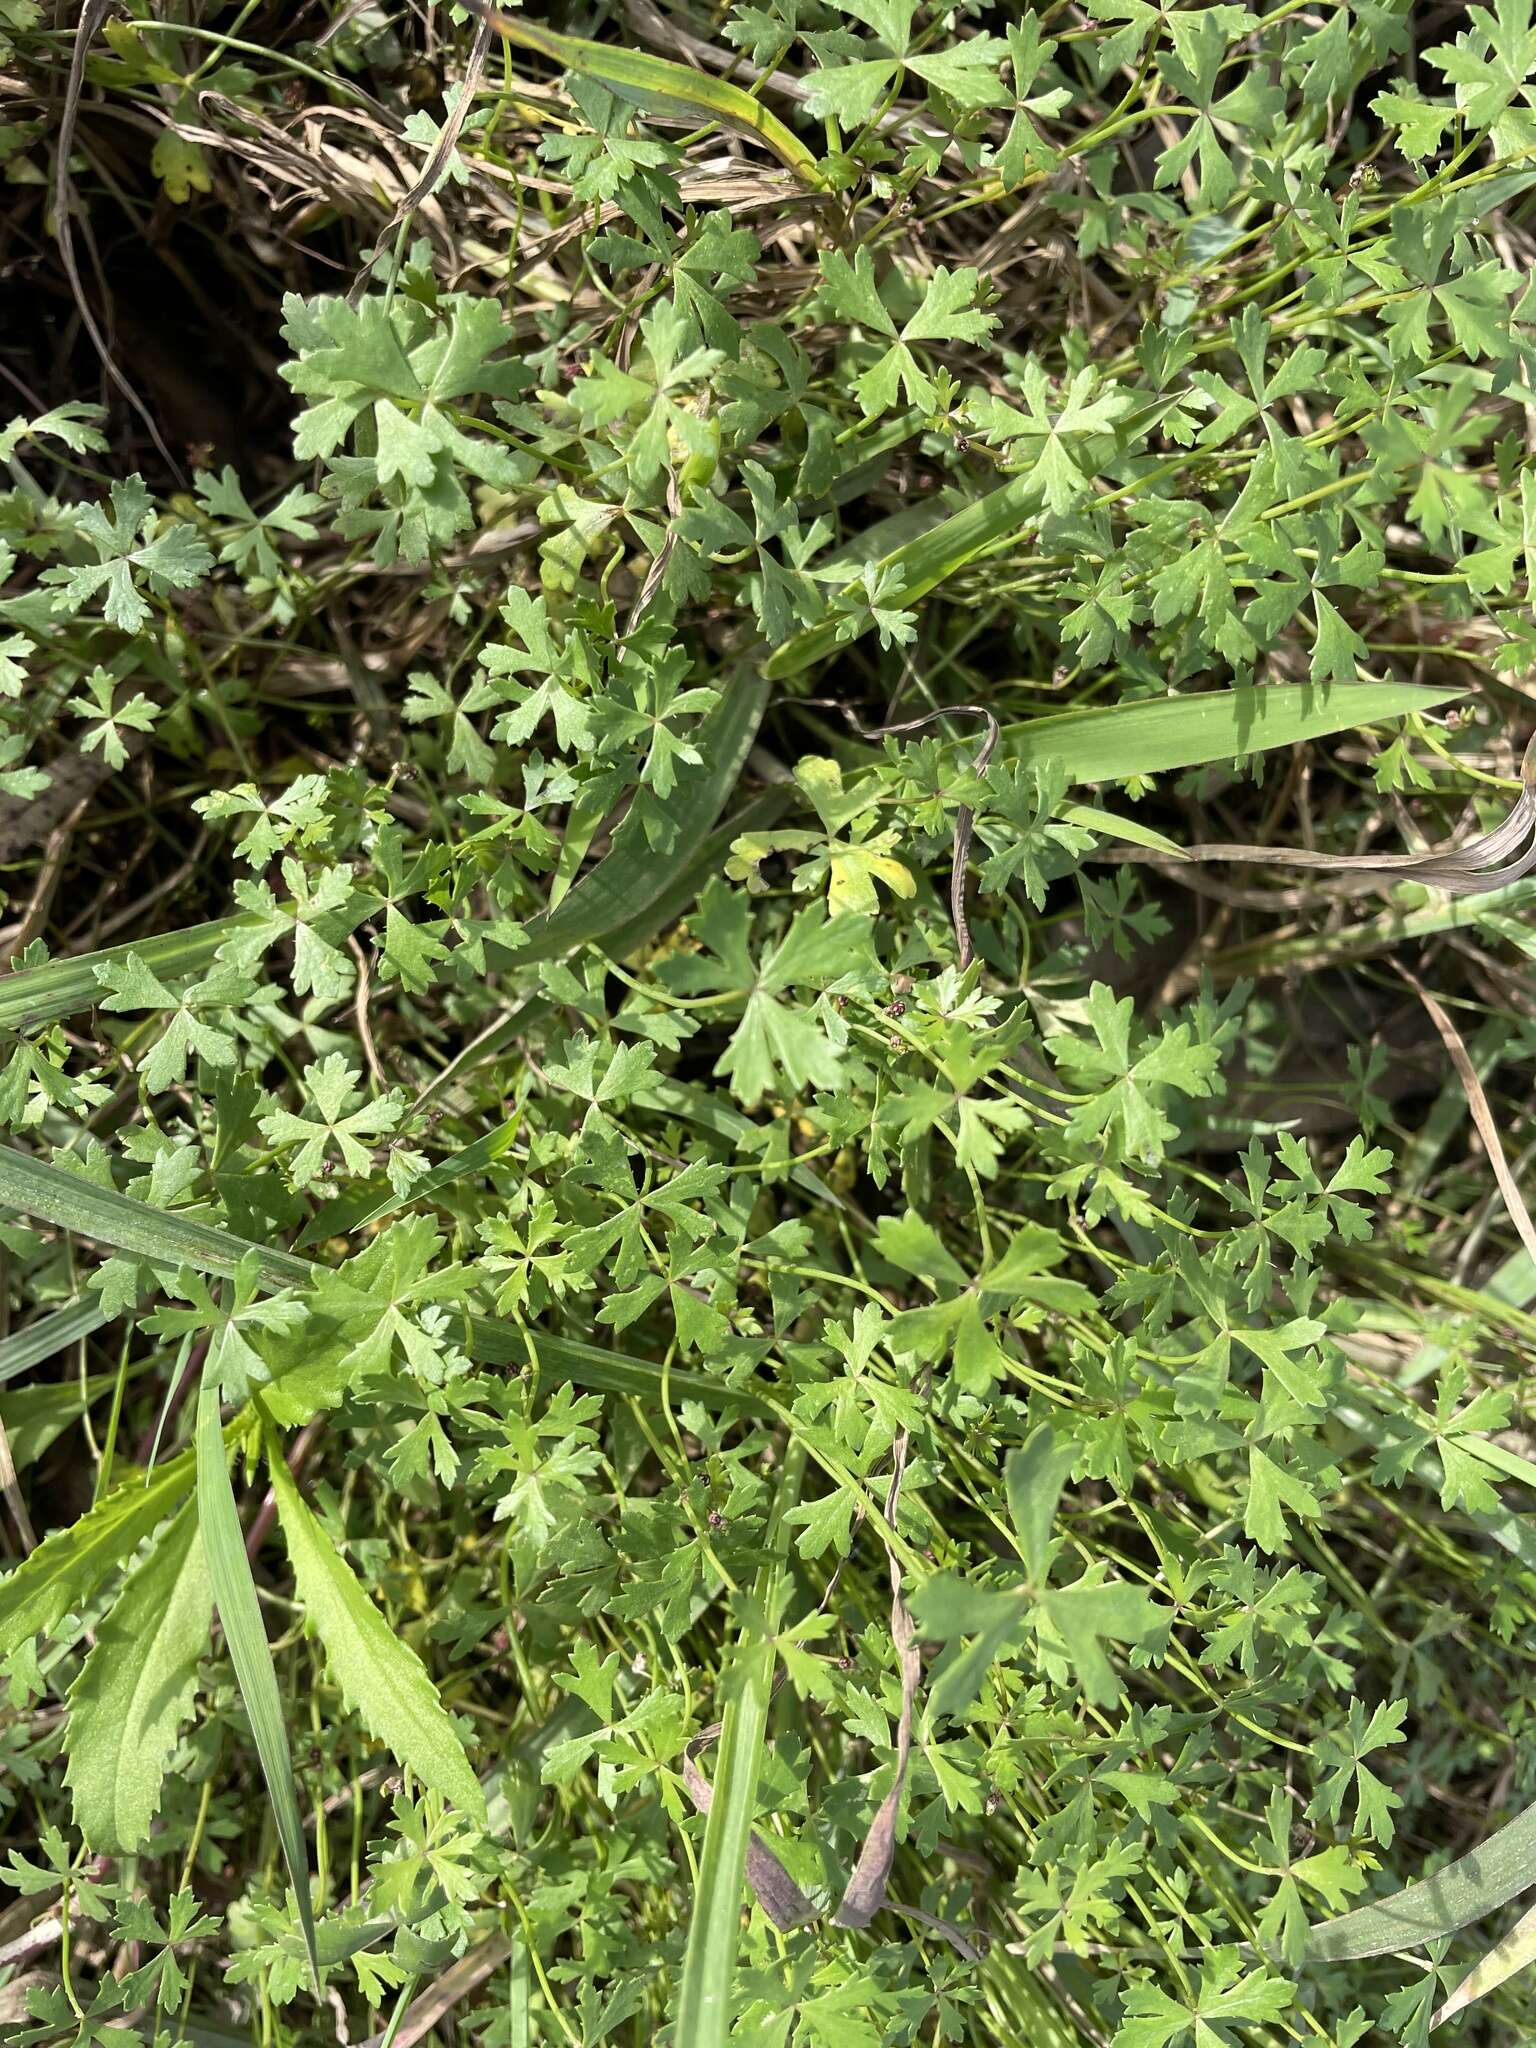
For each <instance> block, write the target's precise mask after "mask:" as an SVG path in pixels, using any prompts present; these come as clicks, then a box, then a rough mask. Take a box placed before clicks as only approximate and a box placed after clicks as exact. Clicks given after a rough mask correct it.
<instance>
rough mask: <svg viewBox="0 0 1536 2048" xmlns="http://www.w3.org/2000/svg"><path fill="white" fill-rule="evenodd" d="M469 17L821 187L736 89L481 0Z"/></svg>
mask: <svg viewBox="0 0 1536 2048" xmlns="http://www.w3.org/2000/svg"><path fill="white" fill-rule="evenodd" d="M469 6H470V12H471V13H472V14H477V15H478V16H479V17H480V19H481V20H482V21H488V22H489V23H490V25H491V27H492V28H493V29H495V30H496V32H497V34H498V35H500V36H503V37H505V39H506V40H507V41H508V42H509V43H515V44H516V45H517V46H518V47H519V48H520V49H524V50H535V51H537V52H538V54H539V55H540V56H541V57H547V58H548V59H549V60H550V62H551V63H553V64H560V65H563V66H564V68H565V69H566V70H567V71H574V72H575V73H576V75H577V76H578V77H579V78H591V79H595V80H596V81H597V83H598V84H599V85H603V86H606V87H607V89H608V90H609V92H611V93H613V94H615V95H616V96H617V97H618V98H619V99H623V100H629V101H630V102H632V103H633V104H634V105H635V106H638V107H639V108H640V109H641V110H642V111H643V112H646V113H652V114H660V115H663V116H666V115H672V116H674V117H680V118H683V119H686V120H688V121H692V122H696V123H697V122H701V121H705V122H708V121H714V122H718V123H719V124H720V125H721V126H722V127H725V128H732V129H735V130H736V131H737V132H738V133H739V134H743V135H751V136H755V137H756V138H757V139H758V140H759V141H760V142H762V143H764V144H765V145H766V146H767V147H768V148H769V149H771V150H772V151H773V153H774V155H775V156H776V157H778V159H779V160H780V162H781V163H783V164H786V165H787V166H788V167H789V169H790V170H792V171H793V172H794V173H795V175H796V176H797V177H798V178H800V179H801V181H802V182H803V183H805V184H807V185H810V186H813V187H819V186H820V185H821V183H822V176H821V170H820V167H819V165H818V164H817V161H816V158H815V157H814V156H813V155H812V154H811V152H810V151H809V150H808V149H807V148H806V146H805V144H804V143H803V142H802V141H801V140H800V138H799V136H797V135H796V134H795V133H794V132H793V131H792V130H791V129H789V128H786V127H785V125H784V123H783V122H782V121H781V120H779V118H778V116H777V115H775V114H772V113H770V112H769V111H768V109H767V108H766V107H764V106H762V105H760V104H759V102H758V101H757V100H755V99H752V98H751V97H750V96H749V95H748V94H747V93H744V92H743V91H742V90H741V88H740V87H739V86H735V85H727V84H726V82H725V81H724V80H723V79H719V78H711V77H710V76H709V74H708V73H707V72H704V71H693V70H690V69H689V68H688V66H687V65H684V64H673V63H669V62H668V60H667V59H666V58H665V57H651V56H647V55H646V54H645V52H643V51H641V50H634V49H630V48H627V47H626V46H625V45H623V44H617V43H589V42H587V41H585V40H584V39H583V38H582V37H580V36H566V35H560V34H559V33H557V31H556V30H554V29H551V28H546V27H545V26H544V25H543V23H542V22H539V21H535V20H534V19H532V18H531V17H530V16H528V15H523V14H502V13H500V12H499V11H498V10H497V9H496V8H494V7H490V6H487V5H486V4H485V0H469Z"/></svg>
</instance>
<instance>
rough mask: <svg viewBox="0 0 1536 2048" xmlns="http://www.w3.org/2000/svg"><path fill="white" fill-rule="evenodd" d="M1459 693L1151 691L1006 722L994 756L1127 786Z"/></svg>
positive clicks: (1413, 689)
mask: <svg viewBox="0 0 1536 2048" xmlns="http://www.w3.org/2000/svg"><path fill="white" fill-rule="evenodd" d="M1463 695H1465V692H1464V691H1462V690H1460V689H1457V688H1454V687H1444V688H1434V689H1432V688H1428V687H1426V686H1425V685H1423V684H1420V683H1347V684H1346V683H1340V684H1335V685H1334V686H1333V687H1332V688H1328V689H1325V688H1323V687H1322V686H1321V685H1320V684H1317V683H1271V684H1269V685H1268V686H1267V687H1266V688H1264V689H1257V690H1255V689H1247V690H1212V691H1206V692H1202V693H1201V694H1200V695H1198V696H1194V697H1155V698H1153V699H1152V700H1151V701H1150V702H1148V703H1144V704H1109V705H1105V706H1104V707H1103V708H1102V709H1101V710H1097V711H1066V712H1060V713H1056V714H1053V715H1052V716H1050V717H1047V718H1032V719H1030V720H1029V721H1028V723H1027V724H1023V725H1005V726H1004V727H1003V731H1002V738H1001V740H1000V741H999V743H998V749H997V758H998V759H999V760H1000V761H1008V762H1018V763H1022V764H1023V765H1025V766H1026V767H1027V766H1029V765H1031V764H1033V763H1037V762H1038V763H1039V764H1040V765H1041V766H1049V767H1051V768H1054V769H1056V770H1057V771H1058V773H1065V775H1066V777H1067V780H1068V781H1069V782H1088V783H1092V782H1128V781H1130V780H1131V779H1132V778H1133V777H1135V776H1140V775H1166V774H1171V773H1172V772H1173V771H1174V770H1175V769H1178V768H1203V767H1205V766H1207V765H1208V764H1209V763H1211V762H1213V761H1233V760H1236V759H1237V758H1238V757H1239V756H1241V755H1244V754H1260V753H1263V752H1265V751H1266V750H1267V749H1268V748H1271V747H1290V746H1295V745H1296V744H1297V743H1298V742H1299V741H1301V740H1320V739H1327V738H1328V737H1329V735H1330V734H1332V733H1336V732H1352V731H1353V730H1354V729H1355V727H1356V726H1361V725H1375V724H1377V723H1379V722H1380V721H1381V720H1382V719H1385V718H1401V717H1403V716H1405V715H1406V714H1407V713H1408V712H1411V711H1432V710H1434V708H1435V706H1436V705H1438V704H1446V703H1449V702H1450V700H1451V699H1452V698H1453V697H1460V696H1463Z"/></svg>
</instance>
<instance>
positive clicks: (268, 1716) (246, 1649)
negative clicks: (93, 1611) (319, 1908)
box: [195, 1372, 320, 1997]
mask: <svg viewBox="0 0 1536 2048" xmlns="http://www.w3.org/2000/svg"><path fill="white" fill-rule="evenodd" d="M195 1451H196V1458H197V1521H198V1527H199V1529H200V1530H201V1531H202V1541H203V1554H204V1556H205V1557H206V1559H207V1562H208V1577H209V1580H210V1583H211V1585H212V1588H213V1599H214V1604H215V1606H216V1607H217V1608H218V1611H219V1620H220V1622H221V1623H222V1624H223V1628H224V1641H225V1643H226V1645H227V1646H228V1649H229V1661H230V1663H231V1664H233V1666H234V1667H235V1678H236V1681H237V1682H238V1684H239V1687H240V1697H241V1699H242V1700H243V1701H244V1702H245V1711H246V1714H247V1716H248V1718H249V1720H250V1724H251V1734H252V1736H253V1738H254V1739H255V1743H256V1754H257V1756H258V1757H259V1758H260V1761H261V1771H262V1776H263V1777H264V1778H265V1779H266V1783H267V1797H268V1798H269V1799H270V1800H271V1802H272V1818H273V1821H274V1823H275V1824H276V1827H277V1838H278V1841H279V1842H280V1843H281V1845H282V1851H283V1860H284V1862H285V1863H286V1864H287V1866H288V1876H289V1880H290V1882H291V1883H292V1885H293V1894H294V1902H295V1904H296V1905H297V1907H298V1913H299V1926H300V1928H301V1930H302V1932H303V1936H304V1948H305V1952H306V1953H307V1955H308V1957H309V1967H310V1974H311V1976H312V1978H313V1980H314V1986H315V1993H316V1996H317V1997H318V1996H319V1991H320V1960H319V1955H318V1953H317V1951H316V1948H315V1914H314V1906H313V1904H312V1902H311V1900H310V1895H309V1857H308V1854H307V1852H306V1850H305V1847H304V1824H303V1821H302V1820H301V1819H300V1817H299V1796H298V1788H297V1786H296V1785H295V1783H294V1777H293V1759H292V1757H291V1756H290V1754H289V1751H288V1734H287V1728H286V1724H285V1720H284V1715H283V1702H282V1697H281V1695H280V1694H279V1692H278V1689H277V1674H276V1672H275V1671H274V1670H273V1668H272V1652H271V1649H270V1647H269V1646H268V1643H267V1631H266V1627H265V1624H264V1623H263V1621H262V1618H261V1607H260V1604H259V1602H258V1601H257V1598H256V1585H255V1581H254V1580H253V1579H252V1577H251V1563H250V1559H249V1558H248V1557H247V1556H246V1554H245V1531H244V1530H243V1529H242V1528H241V1526H240V1516H239V1513H238V1511H237V1510H236V1507H235V1495H234V1489H233V1488H232V1487H231V1485H230V1483H229V1456H228V1452H227V1450H226V1448H225V1442H224V1432H223V1430H222V1429H221V1428H220V1426H219V1390H218V1386H217V1383H216V1382H215V1380H214V1378H213V1376H212V1374H211V1373H206V1372H205V1373H204V1374H203V1376H202V1379H201V1381H200V1382H199V1385H198V1393H197V1432H196V1444H195Z"/></svg>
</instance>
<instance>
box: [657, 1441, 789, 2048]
mask: <svg viewBox="0 0 1536 2048" xmlns="http://www.w3.org/2000/svg"><path fill="white" fill-rule="evenodd" d="M804 1467H805V1452H804V1449H803V1447H802V1446H801V1445H800V1444H798V1443H792V1444H791V1445H790V1448H789V1451H788V1453H787V1454H786V1456H785V1460H784V1466H783V1470H782V1471H781V1472H780V1474H779V1480H778V1485H777V1487H776V1488H775V1490H774V1506H773V1513H772V1516H771V1518H770V1521H769V1526H768V1534H767V1547H768V1552H769V1558H768V1562H767V1563H765V1564H764V1565H763V1567H762V1569H761V1570H760V1571H759V1573H758V1575H757V1579H756V1582H755V1584H754V1586H753V1591H752V1610H753V1614H754V1616H755V1617H761V1616H767V1615H773V1614H776V1613H777V1610H778V1594H779V1588H780V1585H781V1583H782V1581H783V1577H784V1560H783V1558H782V1556H781V1555H780V1545H781V1543H782V1541H783V1525H784V1518H785V1516H786V1515H787V1514H788V1513H789V1511H790V1509H791V1508H793V1507H794V1506H795V1503H796V1500H797V1499H798V1497H799V1492H800V1479H801V1474H802V1472H803V1471H804ZM775 1662H776V1657H775V1652H774V1646H773V1640H772V1638H771V1636H768V1635H767V1634H766V1633H765V1632H764V1629H763V1626H762V1623H761V1621H760V1620H758V1619H753V1620H749V1621H748V1622H747V1624H746V1625H745V1626H744V1627H743V1629H742V1632H741V1636H740V1638H739V1639H738V1641H737V1643H736V1646H735V1649H734V1651H733V1652H732V1653H731V1656H730V1662H729V1667H728V1669H727V1670H726V1672H725V1673H724V1674H723V1677H722V1686H723V1689H724V1691H725V1710H724V1713H723V1714H722V1716H721V1729H720V1742H719V1745H718V1747H717V1749H716V1751H715V1756H716V1759H717V1761H716V1765H715V1782H714V1796H713V1798H712V1800H711V1802H710V1808H709V1818H708V1820H707V1822H706V1823H705V1828H704V1854H703V1857H702V1859H701V1862H700V1866H699V1881H698V1887H697V1889H696V1891H695V1893H694V1899H693V1912H692V1915H691V1917H690V1919H689V1923H688V1941H687V1946H686V1947H685V1949H684V1951H683V1968H682V1976H681V1978H680V1980H679V1984H678V1992H677V2008H676V2011H677V2019H676V2026H675V2029H674V2035H673V2038H674V2040H675V2042H676V2048H726V2043H727V2041H728V2040H729V2038H730V2032H731V2004H732V1993H733V1991H734V1988H735V1981H736V1950H737V1946H738V1943H739V1940H740V1936H741V1893H742V1885H743V1883H744V1881H745V1875H746V1867H747V1844H748V1841H749V1840H750V1838H751V1834H752V1816H753V1810H754V1807H755V1805H756V1801H757V1782H758V1777H759V1774H760V1772H761V1769H762V1760H763V1745H764V1742H765V1740H766V1736H767V1730H768V1708H769V1705H770V1703H771V1701H772V1698H773V1669H774V1664H775Z"/></svg>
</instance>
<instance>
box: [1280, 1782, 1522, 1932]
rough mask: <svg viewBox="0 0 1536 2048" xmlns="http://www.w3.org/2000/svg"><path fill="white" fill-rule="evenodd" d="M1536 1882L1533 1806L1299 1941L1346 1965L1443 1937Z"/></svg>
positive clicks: (1502, 1903) (1479, 1918) (1327, 1921)
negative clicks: (1437, 1866) (1426, 1872)
mask: <svg viewBox="0 0 1536 2048" xmlns="http://www.w3.org/2000/svg"><path fill="white" fill-rule="evenodd" d="M1533 1884H1536V1805H1533V1806H1528V1807H1527V1808H1526V1809H1525V1811H1524V1813H1522V1814H1520V1815H1519V1817H1518V1818H1517V1819H1515V1820H1512V1821H1510V1822H1509V1824H1508V1826H1507V1827H1502V1828H1500V1829H1498V1830H1497V1832H1496V1833H1494V1834H1491V1835H1489V1837H1488V1838H1487V1840H1486V1841H1484V1842H1482V1843H1480V1844H1479V1845H1478V1847H1477V1848H1475V1849H1472V1850H1469V1851H1468V1853H1467V1854H1466V1855H1465V1856H1459V1857H1458V1858H1457V1859H1456V1861H1455V1862H1454V1863H1448V1864H1447V1865H1446V1866H1445V1868H1444V1869H1443V1870H1439V1871H1436V1873H1435V1875H1434V1876H1433V1877H1426V1878H1424V1879H1423V1880H1422V1881H1421V1882H1420V1883H1418V1884H1411V1885H1409V1886H1408V1887H1407V1888H1406V1889H1405V1890H1403V1891H1400V1892H1394V1893H1393V1895H1392V1896H1391V1897H1390V1898H1386V1899H1377V1900H1375V1901H1374V1902H1373V1903H1372V1904H1370V1905H1368V1906H1357V1907H1356V1908H1355V1910H1354V1912H1352V1913H1346V1914H1345V1915H1344V1916H1343V1918H1342V1919H1339V1920H1325V1921H1324V1922H1323V1924H1322V1925H1321V1926H1320V1927H1314V1928H1313V1929H1312V1932H1311V1934H1310V1935H1309V1937H1308V1939H1307V1955H1308V1958H1309V1960H1313V1961H1316V1962H1319V1963H1352V1962H1358V1961H1359V1960H1360V1959H1361V1958H1362V1957H1364V1956H1384V1955H1390V1954H1392V1953H1393V1952H1394V1951H1396V1950H1399V1949H1402V1950H1407V1949H1416V1948H1423V1947H1424V1946H1425V1945H1426V1944H1427V1943H1429V1942H1432V1941H1443V1940H1444V1939H1445V1937H1446V1936H1447V1935H1449V1934H1454V1933H1455V1932H1456V1930H1457V1929H1458V1928H1459V1927H1466V1926H1468V1925H1470V1923H1471V1922H1472V1921H1474V1920H1482V1919H1484V1918H1485V1917H1486V1916H1487V1915H1488V1914H1489V1913H1492V1912H1494V1911H1495V1910H1496V1908H1498V1907H1499V1906H1502V1905H1504V1904H1505V1902H1506V1901H1507V1900H1509V1899H1513V1898H1515V1897H1517V1896H1518V1895H1519V1893H1521V1892H1523V1891H1528V1890H1529V1889H1530V1887H1531V1886H1532V1885H1533Z"/></svg>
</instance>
